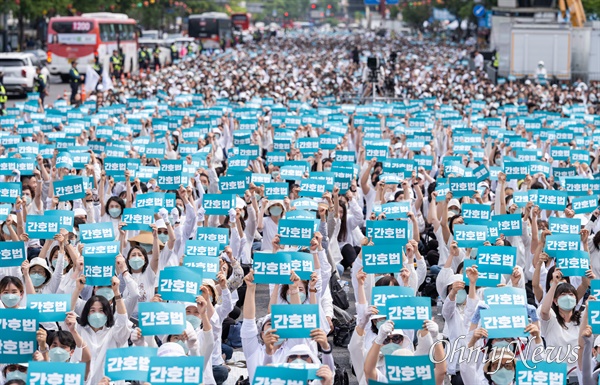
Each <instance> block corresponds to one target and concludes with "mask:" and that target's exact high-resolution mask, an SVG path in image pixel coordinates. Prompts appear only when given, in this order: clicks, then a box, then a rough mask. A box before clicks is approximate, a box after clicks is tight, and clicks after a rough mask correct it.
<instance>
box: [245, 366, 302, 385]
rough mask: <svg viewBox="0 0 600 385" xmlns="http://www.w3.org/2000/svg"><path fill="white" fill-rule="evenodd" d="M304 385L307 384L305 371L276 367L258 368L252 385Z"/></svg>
mask: <svg viewBox="0 0 600 385" xmlns="http://www.w3.org/2000/svg"><path fill="white" fill-rule="evenodd" d="M268 384H278V385H306V384H308V377H307V372H306V371H305V370H300V369H294V368H284V367H276V366H259V367H257V368H256V372H255V373H254V380H253V381H252V385H268Z"/></svg>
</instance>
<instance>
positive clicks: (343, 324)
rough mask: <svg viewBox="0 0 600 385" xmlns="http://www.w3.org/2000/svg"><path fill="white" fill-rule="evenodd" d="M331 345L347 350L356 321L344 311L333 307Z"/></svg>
mask: <svg viewBox="0 0 600 385" xmlns="http://www.w3.org/2000/svg"><path fill="white" fill-rule="evenodd" d="M333 314H334V318H333V319H332V320H331V322H332V323H333V344H334V345H335V346H340V347H342V348H347V347H348V344H349V343H350V338H352V333H354V328H355V327H356V320H355V319H354V317H352V316H351V315H350V314H348V313H347V312H346V311H344V310H342V309H340V308H338V307H337V306H335V305H333Z"/></svg>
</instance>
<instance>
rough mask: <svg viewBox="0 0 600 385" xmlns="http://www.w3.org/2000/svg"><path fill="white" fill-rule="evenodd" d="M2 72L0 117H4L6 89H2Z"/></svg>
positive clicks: (0, 75) (2, 77)
mask: <svg viewBox="0 0 600 385" xmlns="http://www.w3.org/2000/svg"><path fill="white" fill-rule="evenodd" d="M3 82H4V72H0V115H6V107H5V105H6V101H7V100H8V97H7V96H6V88H4V83H3Z"/></svg>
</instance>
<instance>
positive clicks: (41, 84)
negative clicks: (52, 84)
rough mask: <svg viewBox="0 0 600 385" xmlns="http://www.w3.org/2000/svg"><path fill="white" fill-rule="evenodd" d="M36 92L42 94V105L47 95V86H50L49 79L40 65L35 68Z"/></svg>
mask: <svg viewBox="0 0 600 385" xmlns="http://www.w3.org/2000/svg"><path fill="white" fill-rule="evenodd" d="M35 73H36V76H35V79H33V80H34V82H35V92H37V93H39V95H40V100H41V101H42V106H43V105H44V98H45V97H46V93H47V89H46V87H47V86H48V81H47V80H46V76H45V75H44V74H43V73H42V69H41V68H40V67H37V68H36V69H35Z"/></svg>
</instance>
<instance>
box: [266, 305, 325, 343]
mask: <svg viewBox="0 0 600 385" xmlns="http://www.w3.org/2000/svg"><path fill="white" fill-rule="evenodd" d="M271 327H272V328H273V329H275V330H277V335H278V336H279V337H280V338H310V332H311V331H312V330H313V329H317V328H319V327H320V323H319V305H303V304H297V305H296V304H294V305H292V304H285V305H272V306H271Z"/></svg>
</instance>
